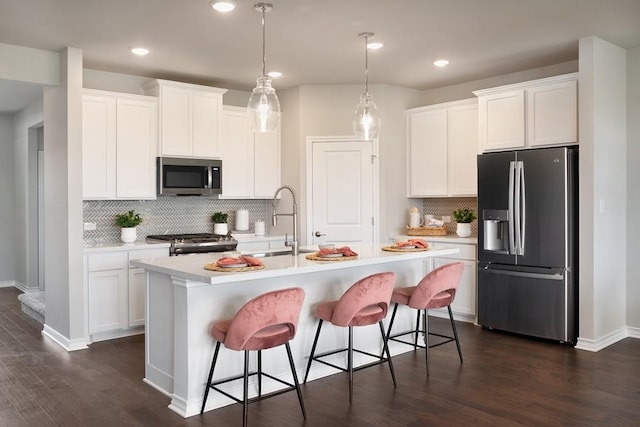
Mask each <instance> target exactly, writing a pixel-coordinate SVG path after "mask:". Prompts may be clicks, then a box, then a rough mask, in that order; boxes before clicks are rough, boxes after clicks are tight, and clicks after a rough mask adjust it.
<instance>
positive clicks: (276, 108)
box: [247, 76, 280, 132]
mask: <svg viewBox="0 0 640 427" xmlns="http://www.w3.org/2000/svg"><path fill="white" fill-rule="evenodd" d="M256 82H257V85H256V87H255V88H254V89H253V92H252V93H251V96H250V97H249V103H248V104H247V111H248V113H249V126H250V128H251V130H253V131H257V132H271V131H274V130H276V129H277V128H278V123H279V121H280V101H278V95H276V90H275V89H274V88H273V87H272V86H271V79H270V78H269V77H265V76H261V77H258V79H257V80H256Z"/></svg>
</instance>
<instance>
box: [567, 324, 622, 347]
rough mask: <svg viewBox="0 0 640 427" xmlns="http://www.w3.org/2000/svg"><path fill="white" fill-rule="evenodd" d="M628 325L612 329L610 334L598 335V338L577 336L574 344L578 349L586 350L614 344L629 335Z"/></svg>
mask: <svg viewBox="0 0 640 427" xmlns="http://www.w3.org/2000/svg"><path fill="white" fill-rule="evenodd" d="M628 329H629V328H628V327H624V328H621V329H618V330H617V331H613V332H611V333H610V334H607V335H605V336H604V337H600V338H598V339H595V340H592V339H587V338H580V337H578V342H577V344H576V348H577V349H578V350H586V351H594V352H595V351H600V350H602V349H603V348H606V347H609V346H610V345H611V344H615V343H617V342H618V341H620V340H623V339H625V338H627V337H628V336H629V334H628Z"/></svg>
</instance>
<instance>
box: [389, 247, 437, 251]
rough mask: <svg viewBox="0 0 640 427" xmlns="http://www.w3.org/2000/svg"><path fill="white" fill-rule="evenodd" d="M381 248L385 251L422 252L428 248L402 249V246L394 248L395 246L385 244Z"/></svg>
mask: <svg viewBox="0 0 640 427" xmlns="http://www.w3.org/2000/svg"><path fill="white" fill-rule="evenodd" d="M382 250H383V251H387V252H424V251H428V250H429V248H410V249H402V248H396V247H395V246H385V247H383V248H382Z"/></svg>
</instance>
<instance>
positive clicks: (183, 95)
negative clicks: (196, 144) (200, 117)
mask: <svg viewBox="0 0 640 427" xmlns="http://www.w3.org/2000/svg"><path fill="white" fill-rule="evenodd" d="M160 99H161V102H162V106H161V108H160V110H161V112H160V126H161V128H160V147H161V148H160V151H161V153H162V155H163V156H190V155H191V140H192V128H191V123H192V116H193V113H192V111H191V108H192V101H191V99H192V92H191V91H190V90H186V89H181V88H175V87H162V88H161V92H160Z"/></svg>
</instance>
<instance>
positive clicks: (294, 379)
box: [285, 342, 307, 420]
mask: <svg viewBox="0 0 640 427" xmlns="http://www.w3.org/2000/svg"><path fill="white" fill-rule="evenodd" d="M285 347H286V348H287V357H288V358H289V366H291V374H292V375H293V383H294V384H295V386H296V393H298V402H300V409H302V417H303V418H304V419H305V420H306V419H307V411H306V410H305V408H304V401H303V400H302V392H301V391H300V383H299V382H298V374H297V373H296V367H295V365H294V364H293V356H291V347H290V346H289V343H288V342H287V343H285Z"/></svg>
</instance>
